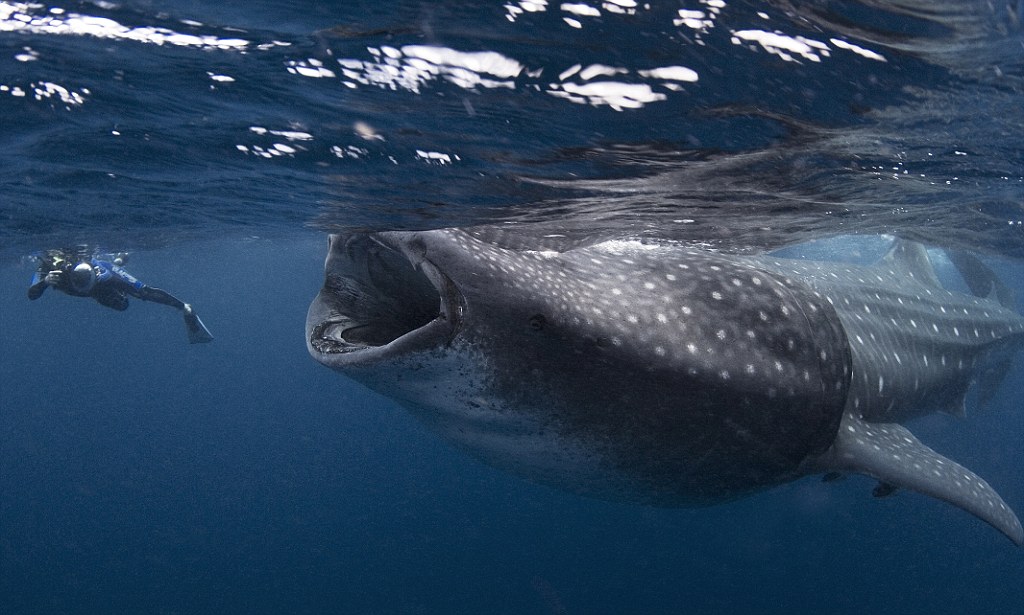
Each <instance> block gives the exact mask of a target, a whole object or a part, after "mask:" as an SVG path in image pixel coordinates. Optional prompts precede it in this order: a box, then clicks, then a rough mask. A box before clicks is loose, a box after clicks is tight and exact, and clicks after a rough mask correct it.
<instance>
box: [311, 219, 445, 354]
mask: <svg viewBox="0 0 1024 615" xmlns="http://www.w3.org/2000/svg"><path fill="white" fill-rule="evenodd" d="M389 239H391V238H389V237H387V236H385V235H374V236H370V235H349V236H341V235H339V236H333V237H332V238H331V251H330V255H329V257H328V259H327V263H326V265H325V274H326V276H325V281H324V286H323V288H322V289H321V290H320V294H319V295H318V297H317V300H316V301H314V302H313V305H311V306H310V311H309V315H308V316H307V321H306V330H307V334H308V338H307V341H308V345H309V348H310V349H311V350H312V351H314V356H315V357H316V358H317V359H318V360H321V362H325V363H328V364H331V365H334V366H340V365H342V364H345V365H350V364H355V363H361V362H367V361H372V360H375V359H382V358H386V357H388V356H394V355H396V354H402V353H406V352H411V351H414V350H419V349H425V348H429V347H432V346H440V345H444V344H446V343H448V342H449V341H450V340H451V339H452V338H453V337H454V336H455V334H456V332H457V330H458V328H459V324H460V322H461V318H462V313H463V307H462V297H461V295H460V293H459V292H458V290H457V288H456V286H455V284H454V283H453V282H452V280H451V279H450V278H448V276H446V275H445V274H444V273H442V272H441V271H440V270H439V269H438V268H437V266H435V265H434V264H433V263H431V262H430V261H428V260H426V259H425V258H423V257H422V256H418V255H416V254H415V252H414V251H413V250H410V249H408V248H407V247H406V246H405V245H403V244H402V243H401V242H400V241H394V240H389Z"/></svg>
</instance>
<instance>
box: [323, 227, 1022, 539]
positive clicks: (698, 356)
mask: <svg viewBox="0 0 1024 615" xmlns="http://www.w3.org/2000/svg"><path fill="white" fill-rule="evenodd" d="M964 262H969V263H971V264H972V265H973V266H974V267H973V270H974V275H975V277H974V278H973V279H972V280H971V282H970V286H971V289H972V292H971V294H967V293H962V292H955V291H951V290H947V289H945V288H943V287H942V285H941V284H940V283H939V281H938V280H937V278H936V275H935V272H934V270H933V268H932V265H931V262H930V260H929V257H928V253H927V251H926V250H925V248H924V247H923V246H921V245H920V244H916V243H911V242H907V241H902V240H896V241H894V243H893V245H892V247H891V249H890V250H889V252H888V253H887V254H886V255H885V256H884V257H883V258H882V259H881V260H879V261H878V262H877V263H875V264H874V265H871V266H858V265H850V264H845V263H834V262H815V261H807V260H800V259H783V258H775V257H772V256H758V257H749V256H736V255H728V254H720V253H715V252H709V251H703V250H698V249H694V248H691V247H687V246H683V245H679V244H675V243H671V242H649V241H645V242H641V241H635V240H627V241H623V240H611V241H597V240H595V241H591V242H587V241H568V240H566V239H563V238H559V237H551V236H548V237H539V238H536V239H530V240H524V239H523V237H522V236H512V235H510V234H508V233H506V232H503V231H502V230H501V229H498V228H494V227H481V228H470V229H442V230H434V231H423V232H380V233H361V234H348V235H333V236H332V237H331V241H330V249H329V253H328V257H327V262H326V267H325V272H326V278H325V282H324V286H323V288H322V289H321V291H320V293H319V295H318V296H317V298H316V299H315V300H314V302H313V303H312V305H311V306H310V309H309V314H308V316H307V322H306V332H307V336H306V339H307V346H308V349H309V351H310V353H311V354H312V356H313V357H314V358H316V359H317V360H318V361H320V362H321V363H323V364H324V365H327V366H329V367H331V368H333V369H335V370H338V371H340V372H342V373H344V374H345V375H347V376H349V377H351V378H353V379H355V380H357V381H359V382H361V383H363V384H365V385H367V386H368V387H370V388H371V389H374V390H377V391H379V392H381V393H383V394H385V395H387V396H389V397H392V398H393V399H395V400H396V401H398V402H399V403H401V404H402V405H404V406H406V407H407V408H409V409H410V410H411V411H412V412H413V413H414V414H415V415H416V416H418V417H419V418H420V419H421V420H423V421H424V422H425V423H426V424H427V425H429V426H430V427H431V428H432V429H433V430H435V431H436V432H437V433H439V434H440V435H442V436H443V437H444V438H446V439H447V440H449V441H450V442H452V443H454V444H455V445H457V446H458V447H460V448H462V449H464V450H466V451H468V452H470V453H471V454H473V455H474V456H476V457H478V458H480V459H482V460H484V461H485V462H487V463H489V464H492V465H494V466H497V467H500V468H503V469H507V470H509V471H512V472H514V473H517V474H519V475H523V476H525V477H527V478H530V479H532V480H535V481H539V482H542V483H546V484H550V485H553V486H556V487H558V488H561V489H564V490H568V491H572V492H575V493H580V494H585V495H589V496H594V497H599V498H603V499H609V500H628V501H636V502H641V503H646V504H651V505H657V506H705V505H711V504H715V503H719V502H725V501H729V500H732V499H736V498H739V497H742V496H744V495H748V494H751V493H754V492H757V491H759V490H763V489H767V488H770V487H773V486H776V485H780V484H783V483H786V482H790V481H793V480H795V479H797V478H800V477H803V476H807V475H813V474H825V475H826V476H833V475H835V474H836V473H847V472H852V473H861V474H866V475H869V476H872V477H874V478H876V479H878V481H879V486H878V488H876V490H875V492H876V495H884V494H888V493H890V492H891V491H893V490H894V489H895V488H906V489H911V490H916V491H919V492H922V493H925V494H928V495H931V496H934V497H937V498H939V499H942V500H945V501H948V502H951V503H953V504H954V505H956V506H959V507H961V508H963V509H965V510H967V511H969V512H971V513H973V514H974V515H976V516H977V517H979V518H981V519H982V520H984V521H986V522H988V523H990V524H991V525H993V526H994V527H995V528H997V529H998V530H1000V531H1001V532H1003V533H1004V534H1005V535H1006V536H1008V537H1009V538H1010V539H1011V540H1012V541H1013V542H1015V543H1016V544H1018V545H1021V544H1022V543H1024V530H1022V528H1021V524H1020V522H1019V521H1018V519H1017V517H1016V515H1015V514H1014V513H1013V511H1012V510H1011V509H1010V507H1009V506H1008V505H1007V504H1006V503H1005V502H1004V501H1003V500H1002V498H1000V496H999V495H998V494H997V493H996V492H995V491H994V490H993V489H992V488H991V487H990V486H989V485H988V484H987V483H986V482H985V481H984V480H982V479H981V478H980V477H978V476H977V475H975V474H974V473H973V472H971V471H970V470H968V469H966V468H964V467H962V466H960V465H959V464H957V463H955V462H954V461H951V460H949V459H947V458H945V457H943V456H942V455H939V454H938V453H936V452H935V451H933V450H932V449H930V448H928V447H927V446H925V445H924V444H922V443H921V442H920V441H919V440H917V438H915V437H914V436H913V435H912V434H911V433H910V432H909V431H908V430H907V429H906V428H905V427H903V426H902V425H901V423H903V422H905V421H907V420H908V419H911V418H914V417H916V416H921V415H924V414H928V413H931V412H936V411H942V412H953V413H960V412H961V411H962V408H963V404H964V398H965V395H966V394H967V391H968V388H969V387H970V386H971V384H972V383H973V382H976V381H979V380H983V381H984V380H987V381H989V382H988V383H987V386H992V385H993V383H995V382H996V381H997V380H998V376H999V374H1000V373H1001V370H1002V369H1003V367H1004V366H1005V365H1006V364H1007V361H1008V360H1009V358H1010V357H1011V356H1012V352H1013V351H1014V350H1015V349H1016V348H1017V347H1019V346H1020V344H1021V342H1022V341H1024V319H1022V318H1021V317H1020V316H1019V315H1018V314H1017V313H1016V312H1015V311H1013V310H1012V309H1011V308H1010V307H1009V306H1006V305H1003V304H1002V303H1000V302H999V301H997V300H996V298H995V294H996V293H995V290H994V289H995V288H996V287H997V286H998V284H997V281H996V280H995V279H994V276H991V279H988V274H989V273H990V272H988V270H987V269H986V268H984V267H983V266H981V265H980V264H978V262H977V261H964ZM979 272H981V273H979ZM979 276H980V277H981V278H983V279H978V277H979ZM975 290H977V292H973V291H975ZM983 291H984V292H983ZM989 291H991V292H989ZM979 295H984V296H979Z"/></svg>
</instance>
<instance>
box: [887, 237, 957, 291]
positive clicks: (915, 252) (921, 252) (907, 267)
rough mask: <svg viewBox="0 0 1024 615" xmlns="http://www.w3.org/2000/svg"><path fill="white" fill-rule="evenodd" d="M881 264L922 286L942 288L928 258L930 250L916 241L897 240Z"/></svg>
mask: <svg viewBox="0 0 1024 615" xmlns="http://www.w3.org/2000/svg"><path fill="white" fill-rule="evenodd" d="M881 263H882V264H883V265H885V266H887V267H889V268H890V269H892V270H893V271H895V272H897V273H901V274H903V275H904V277H909V278H911V279H913V280H916V281H917V283H918V284H921V285H922V286H930V287H932V288H935V287H939V288H941V287H942V283H940V282H939V278H938V276H937V275H935V268H934V267H932V261H931V260H930V259H929V258H928V250H927V249H926V248H925V247H924V245H923V244H920V243H918V242H916V241H909V240H907V239H899V238H897V239H896V240H895V241H893V242H892V247H890V248H889V251H888V252H886V254H885V256H883V257H882V260H881Z"/></svg>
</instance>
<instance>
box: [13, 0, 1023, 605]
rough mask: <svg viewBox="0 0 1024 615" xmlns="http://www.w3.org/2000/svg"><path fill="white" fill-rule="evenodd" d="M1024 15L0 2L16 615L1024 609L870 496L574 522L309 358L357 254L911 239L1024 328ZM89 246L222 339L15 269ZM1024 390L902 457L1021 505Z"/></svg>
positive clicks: (693, 1)
mask: <svg viewBox="0 0 1024 615" xmlns="http://www.w3.org/2000/svg"><path fill="white" fill-rule="evenodd" d="M1022 10H1024V9H1022V5H1021V4H1020V3H1019V2H1012V1H1003V2H977V3H976V2H950V3H941V2H925V1H924V0H920V1H917V0H898V1H892V2H878V1H874V0H862V1H860V2H856V1H846V2H806V3H801V2H789V1H783V0H777V1H773V2H735V1H732V0H680V1H675V2H654V1H652V2H649V3H635V2H632V1H629V0H614V1H612V0H609V1H605V2H596V1H586V2H579V3H565V4H559V3H553V2H545V1H543V0H533V1H513V0H495V1H493V2H479V1H478V2H427V1H420V2H416V1H397V2H391V3H381V2H358V1H357V2H327V3H325V2H317V3H303V2H273V1H250V2H244V3H243V2H218V3H203V2H192V1H177V2H161V1H152V0H151V1H137V2H107V1H94V2H51V3H36V2H6V1H0V144H2V146H3V147H2V148H0V187H2V188H0V190H2V192H0V194H2V198H0V263H2V265H0V288H2V289H3V291H2V292H0V302H2V305H0V350H2V352H0V402H2V403H0V609H2V610H3V611H4V612H5V613H6V612H26V613H32V612H40V613H43V612H45V613H52V612H167V613H196V612H246V613H249V612H260V613H281V612H315V613H320V612H402V613H405V612H425V613H484V612H487V613H490V612H510V613H523V612H537V613H623V612H630V613H633V612H636V613H663V612H695V613H701V612H751V613H774V612H780V613H782V612H785V613H792V612H823V611H827V612H834V613H862V612H893V613H963V612H978V613H991V612H1020V611H1021V610H1024V589H1022V586H1021V583H1020V579H1021V578H1024V555H1022V552H1021V550H1020V549H1018V548H1015V547H1013V546H1011V545H1010V544H1009V542H1008V541H1006V539H1005V538H1004V537H1002V536H1001V535H999V534H998V533H997V532H995V531H993V530H992V529H991V528H989V527H988V526H986V525H985V524H983V523H981V522H979V521H977V520H976V519H974V518H972V517H971V516H969V515H967V514H966V513H964V512H962V511H960V510H958V509H956V508H953V507H951V506H948V505H945V504H942V503H940V502H937V501H934V500H931V499H928V498H925V497H923V496H919V495H916V494H913V493H901V494H899V495H897V496H895V497H891V498H886V499H881V500H878V499H875V498H872V497H871V496H870V491H871V488H872V485H873V483H872V482H871V481H869V480H867V479H865V478H861V477H850V478H849V479H847V480H846V481H843V482H841V483H838V484H835V483H833V484H822V483H820V482H819V481H818V480H817V479H816V478H807V479H804V480H801V481H798V482H796V483H793V484H790V485H786V486H783V487H781V488H778V489H775V490H772V491H769V492H766V493H763V494H760V495H757V496H754V497H751V498H747V499H744V500H741V501H738V502H735V503H732V504H728V505H723V506H717V507H713V508H708V509H699V510H662V509H653V508H645V507H640V506H634V505H625V504H612V503H606V502H600V501H594V500H588V499H583V498H579V497H576V496H573V495H569V494H565V493H561V492H558V491H555V490H552V489H549V488H546V487H541V486H536V485H533V484H531V483H528V482H525V481H522V480H520V479H517V478H515V477H512V476H509V475H506V474H503V473H501V472H498V471H496V470H492V469H490V468H488V467H486V466H483V465H481V464H479V463H477V462H475V461H473V460H472V459H470V458H468V457H466V456H464V455H462V454H461V453H458V452H456V451H454V450H452V449H450V448H449V447H447V446H446V445H445V444H444V443H442V442H440V441H438V440H437V439H436V438H435V437H434V436H432V435H431V434H430V433H428V432H427V431H426V430H425V429H424V428H423V427H421V426H420V425H419V424H417V423H416V422H415V421H414V420H413V419H412V418H411V417H409V416H408V415H406V414H405V413H404V412H403V411H401V410H400V409H399V408H398V407H397V406H395V405H394V404H392V403H391V402H390V401H388V400H386V399H384V398H381V397H379V396H377V395H374V394H372V393H370V392H368V391H366V390H364V389H362V388H360V387H359V386H358V385H356V384H354V383H351V382H349V381H347V380H345V379H344V378H342V377H340V376H338V375H337V374H334V373H332V372H330V371H328V370H326V369H324V368H323V367H321V366H319V365H317V364H316V363H315V362H314V361H312V360H311V359H310V358H309V356H308V354H307V352H306V349H305V346H304V341H303V320H304V315H305V311H306V308H307V306H308V304H309V301H310V300H311V299H312V297H313V296H314V295H315V293H316V292H317V290H318V288H319V286H320V284H321V282H322V262H323V257H324V253H325V248H326V245H325V244H326V239H325V233H326V232H327V231H330V230H333V229H343V228H344V229H348V228H366V229H384V228H438V227H446V226H460V225H468V224H476V223H485V222H496V223H504V224H515V225H518V226H519V227H521V228H532V227H536V228H538V229H540V230H543V231H550V230H557V231H559V232H571V233H590V232H601V233H606V234H607V233H619V234H629V235H647V236H655V235H657V236H665V237H670V238H674V239H679V240H686V241H693V242H698V243H700V244H701V245H710V246H712V247H715V248H717V249H722V250H728V251H738V252H753V251H757V250H761V249H766V248H776V247H781V246H788V245H791V244H794V243H799V242H803V241H806V240H810V239H819V238H823V237H832V236H837V235H849V234H868V235H875V234H883V233H884V234H899V235H901V236H906V237H911V238H915V239H920V240H923V241H926V242H928V243H931V244H935V245H939V246H946V247H956V248H968V249H971V250H973V251H975V252H977V253H979V254H981V255H982V256H983V257H984V258H985V259H986V260H987V262H989V263H990V264H992V266H993V267H994V268H995V269H996V270H997V271H998V272H999V273H1000V274H1001V276H1002V277H1003V279H1004V280H1005V281H1006V282H1007V283H1008V284H1010V285H1011V286H1013V287H1014V288H1015V290H1016V291H1017V294H1018V296H1024V295H1022V293H1024V272H1022V268H1021V264H1020V261H1019V259H1020V258H1021V257H1024V235H1022V233H1024V223H1022V221H1024V147H1022V135H1024V113H1022V112H1021V109H1022V108H1024V105H1022V104H1021V103H1022V92H1024V30H1022V25H1021V21H1022V19H1024V14H1022ZM76 244H88V245H92V246H98V247H99V248H100V249H102V250H107V251H120V250H126V251H129V252H130V253H131V254H130V257H129V261H128V264H127V268H128V269H129V270H130V271H131V272H132V273H133V274H136V275H137V276H138V277H140V278H141V279H143V280H144V281H146V282H149V283H151V284H154V285H158V286H161V287H164V288H167V289H168V290H171V291H172V292H174V293H176V294H180V295H181V296H182V297H183V298H185V299H186V300H188V301H190V302H192V303H194V304H195V306H196V308H197V310H198V311H199V313H200V314H201V315H202V317H203V320H204V321H205V322H206V324H207V325H208V326H209V327H210V329H211V330H212V331H213V333H214V335H215V336H216V340H215V341H214V342H213V343H212V344H210V345H203V346H190V345H188V344H186V343H185V336H184V333H183V331H182V330H181V329H182V327H181V323H180V319H179V316H178V315H177V314H175V313H173V312H171V311H170V310H167V309H165V308H163V307H161V306H154V305H148V304H141V302H135V303H134V304H133V306H132V307H131V309H129V310H128V311H126V312H124V313H118V312H113V311H111V310H106V309H104V308H101V307H100V306H98V305H96V304H95V303H93V302H90V301H85V300H81V299H75V298H72V297H67V296H64V295H60V294H59V293H56V292H52V291H50V292H48V293H47V294H46V296H44V297H43V298H42V299H40V300H39V301H36V302H29V301H28V300H27V299H26V298H25V294H24V293H25V289H26V287H27V284H28V281H29V279H30V278H31V275H32V272H33V271H34V268H35V264H34V262H32V261H31V260H30V259H29V258H27V257H28V256H29V255H30V254H32V253H34V252H37V251H39V250H43V249H47V248H51V247H55V246H66V245H76ZM833 245H834V244H829V246H830V247H829V250H830V251H834V250H838V248H834V247H832V246H833ZM1022 370H1024V367H1022V365H1021V362H1020V359H1018V361H1017V363H1016V364H1015V366H1014V368H1013V370H1012V371H1011V373H1010V374H1009V375H1008V377H1007V379H1006V381H1005V383H1004V386H1003V387H1002V389H1001V390H1000V391H999V393H998V395H997V396H996V398H995V399H994V401H993V402H992V403H991V405H990V406H989V407H986V408H983V409H976V408H973V407H972V408H971V409H970V412H969V415H968V417H967V418H965V419H958V418H954V417H948V416H932V417H928V418H926V419H923V420H920V421H917V422H915V423H914V424H913V425H912V426H911V427H912V429H913V430H914V432H915V434H917V435H918V436H919V437H920V438H921V439H922V440H923V441H924V442H926V443H928V444H929V445H931V446H932V447H934V448H935V449H936V450H938V451H940V452H942V453H943V454H946V455H948V456H949V457H951V458H953V459H956V460H958V461H959V462H961V463H963V464H964V465H966V466H968V467H970V468H971V469H973V470H974V471H976V472H977V473H978V474H980V475H981V476H983V477H985V478H986V479H987V480H988V481H989V482H990V483H991V484H992V485H993V486H995V487H996V488H997V489H998V490H999V492H1000V494H1001V495H1002V496H1003V497H1004V499H1005V500H1006V501H1007V502H1008V503H1009V504H1010V505H1011V506H1013V507H1014V508H1015V509H1016V510H1017V511H1018V512H1021V511H1024V484H1022V481H1021V472H1020V468H1021V467H1022V464H1024V458H1022V455H1021V444H1020V443H1021V442H1022V438H1024V419H1022V414H1021V412H1020V403H1019V399H1017V397H1016V394H1015V391H1016V390H1017V389H1018V387H1019V384H1020V383H1021V382H1022V381H1024V371H1022Z"/></svg>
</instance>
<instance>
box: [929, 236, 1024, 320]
mask: <svg viewBox="0 0 1024 615" xmlns="http://www.w3.org/2000/svg"><path fill="white" fill-rule="evenodd" d="M946 255H947V256H948V257H949V261H950V262H951V263H953V266H954V267H956V270H957V272H959V273H960V277H961V278H962V279H963V281H964V283H966V284H967V287H968V288H970V289H971V293H973V294H974V296H975V297H985V298H987V299H990V300H992V301H995V302H997V303H999V305H1001V306H1003V307H1004V308H1007V309H1010V310H1015V311H1016V309H1017V299H1016V297H1014V294H1013V291H1012V290H1010V288H1008V287H1007V286H1006V285H1005V284H1003V281H1002V280H1000V279H999V276H997V275H996V274H995V272H994V271H992V269H990V268H989V266H988V265H986V264H985V263H983V262H981V260H980V259H979V258H978V257H976V256H974V255H973V254H968V253H966V252H962V251H959V250H950V251H948V252H947V253H946Z"/></svg>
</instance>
